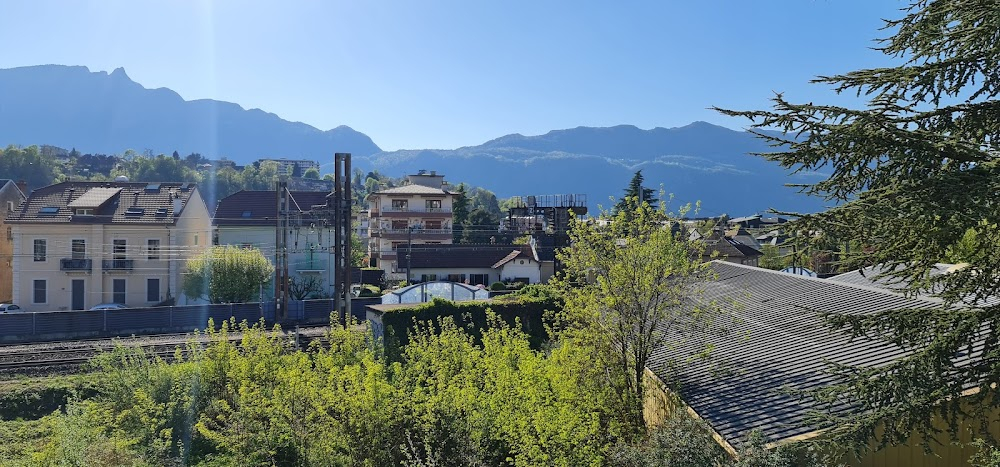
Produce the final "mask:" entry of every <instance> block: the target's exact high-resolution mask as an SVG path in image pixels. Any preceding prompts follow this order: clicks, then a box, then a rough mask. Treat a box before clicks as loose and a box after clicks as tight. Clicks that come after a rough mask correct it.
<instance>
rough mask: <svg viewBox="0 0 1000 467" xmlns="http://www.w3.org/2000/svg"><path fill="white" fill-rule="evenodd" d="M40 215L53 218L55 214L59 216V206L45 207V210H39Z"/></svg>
mask: <svg viewBox="0 0 1000 467" xmlns="http://www.w3.org/2000/svg"><path fill="white" fill-rule="evenodd" d="M38 213H39V214H44V215H48V216H51V215H54V214H58V213H59V208H58V207H57V206H45V207H44V208H42V209H39V210H38Z"/></svg>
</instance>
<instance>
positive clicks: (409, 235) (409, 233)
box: [406, 226, 413, 285]
mask: <svg viewBox="0 0 1000 467" xmlns="http://www.w3.org/2000/svg"><path fill="white" fill-rule="evenodd" d="M412 251H413V226H409V227H407V228H406V285H410V264H411V263H413V260H411V259H410V253H411V252H412Z"/></svg>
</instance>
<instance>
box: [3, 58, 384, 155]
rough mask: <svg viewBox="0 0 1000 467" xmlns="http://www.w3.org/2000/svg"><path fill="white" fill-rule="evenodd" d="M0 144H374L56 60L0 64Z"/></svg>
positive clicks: (107, 147)
mask: <svg viewBox="0 0 1000 467" xmlns="http://www.w3.org/2000/svg"><path fill="white" fill-rule="evenodd" d="M0 144H2V145H7V144H18V145H30V144H51V145H55V146H61V147H76V148H78V149H80V150H81V151H86V152H103V153H119V152H121V151H123V150H125V149H135V150H137V151H143V150H145V149H151V150H153V152H155V153H161V152H165V153H170V152H172V151H174V150H176V151H178V152H180V153H182V154H187V153H190V152H200V153H201V154H203V155H205V156H207V157H211V158H217V157H221V156H227V157H229V158H230V159H232V160H235V161H237V162H241V163H244V162H249V161H252V160H255V159H257V158H260V157H288V158H307V159H315V160H327V159H330V158H332V157H333V153H334V152H351V153H354V154H357V155H362V156H363V155H369V154H374V153H377V152H379V151H380V149H379V147H378V146H376V145H375V143H373V142H372V140H371V139H370V138H369V137H368V136H366V135H364V134H363V133H359V132H357V131H354V130H352V129H351V128H349V127H346V126H340V127H337V128H334V129H332V130H329V131H320V130H318V129H316V128H314V127H312V126H309V125H306V124H304V123H298V122H289V121H286V120H282V119H281V118H280V117H278V116H277V115H274V114H271V113H267V112H264V111H262V110H258V109H251V110H246V109H243V108H242V107H240V106H239V105H236V104H233V103H229V102H221V101H214V100H195V101H185V100H184V99H182V98H181V97H180V96H179V95H178V94H177V93H175V92H173V91H171V90H169V89H164V88H161V89H146V88H144V87H142V85H140V84H138V83H136V82H134V81H132V80H131V79H129V77H128V76H127V75H126V74H125V71H124V70H123V69H121V68H119V69H116V70H115V71H113V72H112V73H110V74H108V73H105V72H90V70H89V69H87V68H86V67H79V66H75V67H71V66H61V65H43V66H33V67H23V68H11V69H3V70H0Z"/></svg>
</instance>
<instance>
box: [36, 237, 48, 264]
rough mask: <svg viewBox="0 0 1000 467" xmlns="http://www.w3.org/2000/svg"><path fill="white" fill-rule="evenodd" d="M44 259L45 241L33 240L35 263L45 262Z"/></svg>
mask: <svg viewBox="0 0 1000 467" xmlns="http://www.w3.org/2000/svg"><path fill="white" fill-rule="evenodd" d="M45 257H46V247H45V239H41V238H36V239H35V261H45Z"/></svg>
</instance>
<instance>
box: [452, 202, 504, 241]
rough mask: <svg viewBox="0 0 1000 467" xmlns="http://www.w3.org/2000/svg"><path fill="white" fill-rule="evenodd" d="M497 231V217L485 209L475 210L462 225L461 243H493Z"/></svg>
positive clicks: (498, 225) (498, 224)
mask: <svg viewBox="0 0 1000 467" xmlns="http://www.w3.org/2000/svg"><path fill="white" fill-rule="evenodd" d="M499 230H500V217H499V216H496V215H494V214H492V213H490V212H489V211H487V210H485V209H476V210H474V211H472V212H471V213H470V214H469V216H468V218H467V219H466V221H465V224H464V225H462V241H461V243H494V242H496V237H497V235H499ZM491 238H492V239H493V240H492V241H491V240H490V239H491Z"/></svg>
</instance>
